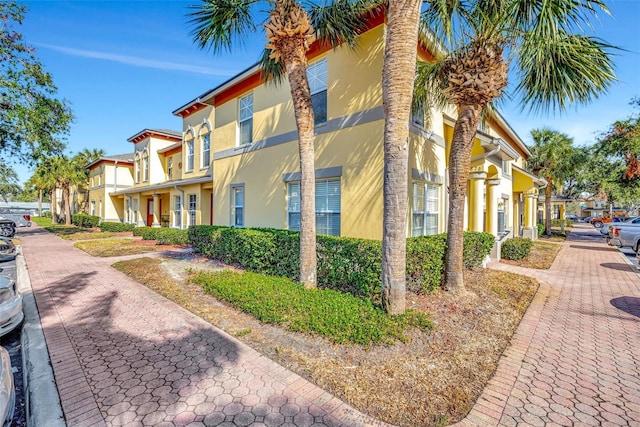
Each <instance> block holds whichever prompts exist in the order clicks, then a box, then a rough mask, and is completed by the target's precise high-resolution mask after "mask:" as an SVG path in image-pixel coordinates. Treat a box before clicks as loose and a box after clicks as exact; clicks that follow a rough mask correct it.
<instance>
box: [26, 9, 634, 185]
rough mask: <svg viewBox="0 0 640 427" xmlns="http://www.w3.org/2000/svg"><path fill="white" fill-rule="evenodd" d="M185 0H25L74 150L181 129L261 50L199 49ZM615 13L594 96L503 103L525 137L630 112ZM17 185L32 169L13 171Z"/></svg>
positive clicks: (29, 34) (586, 133) (587, 134)
mask: <svg viewBox="0 0 640 427" xmlns="http://www.w3.org/2000/svg"><path fill="white" fill-rule="evenodd" d="M196 3H197V1H196V0H190V1H158V0H155V1H148V0H139V1H89V0H87V1H52V0H40V1H26V2H24V4H26V5H27V7H28V8H29V12H28V13H27V16H26V19H25V21H24V24H23V25H22V27H21V28H20V29H19V31H21V32H22V33H23V35H24V37H25V39H26V40H27V41H28V42H29V43H30V44H32V45H33V46H34V47H35V48H36V52H37V56H38V58H39V59H40V60H41V61H42V63H43V64H44V65H45V68H46V69H47V70H48V71H49V72H51V73H52V74H53V77H54V81H55V82H56V84H57V86H58V89H59V95H60V96H61V97H63V98H65V99H67V100H68V101H69V102H70V104H71V106H72V109H73V112H74V114H75V116H76V120H75V122H74V123H73V125H72V129H71V133H70V135H69V137H68V141H67V142H68V150H69V151H70V152H72V153H75V152H78V151H80V150H82V149H83V148H103V149H104V150H105V151H106V152H107V154H120V153H126V152H130V151H132V148H133V147H132V146H131V143H129V142H127V138H129V137H131V136H132V135H134V134H135V133H137V132H138V131H140V130H142V129H144V128H168V129H175V130H181V120H180V119H179V118H178V117H175V116H173V115H172V114H171V111H173V110H174V109H176V108H178V107H180V106H181V105H183V104H185V103H186V102H188V101H190V100H191V99H193V98H195V97H196V96H198V95H200V94H201V93H203V92H205V91H206V90H208V89H211V88H212V87H214V86H216V85H218V84H219V83H221V82H223V81H224V80H226V79H228V78H230V77H232V76H234V75H235V74H237V73H238V72H240V71H242V70H244V69H245V68H246V67H247V66H249V65H251V64H253V63H255V62H256V61H257V59H258V57H259V54H260V52H261V49H262V47H263V46H264V36H263V35H256V36H255V37H252V38H251V40H250V41H248V42H247V43H246V44H244V45H240V46H236V48H235V49H234V50H233V52H232V53H230V54H225V55H214V54H212V53H210V52H207V51H202V50H200V49H199V48H197V47H196V46H195V45H194V44H193V43H192V40H191V37H190V35H189V33H190V29H189V25H188V23H187V18H186V16H185V15H186V14H187V13H188V12H189V9H188V6H189V5H190V4H196ZM609 7H610V8H611V10H612V14H613V17H610V16H606V15H604V16H602V17H601V18H600V20H599V21H595V22H593V29H592V32H593V33H595V34H596V35H597V36H599V37H601V38H603V39H604V40H606V41H607V42H609V43H611V44H614V45H616V46H618V47H621V48H623V49H626V51H619V52H618V53H617V56H616V59H615V62H616V64H617V74H618V78H619V82H618V83H616V84H615V86H614V87H612V88H611V90H610V91H609V93H608V94H606V95H604V96H602V97H601V99H599V100H597V101H596V102H594V103H592V104H590V105H588V106H583V107H576V108H573V109H571V110H570V111H568V112H566V113H564V114H562V115H555V116H553V115H552V116H540V115H533V114H529V113H527V112H526V111H525V112H522V111H520V108H519V106H518V105H516V104H515V103H514V102H506V103H504V104H503V105H502V107H501V112H502V113H503V115H504V116H505V118H506V119H507V120H508V122H509V123H510V124H511V126H512V127H513V128H514V129H515V130H516V132H517V133H518V134H519V135H520V136H521V137H522V138H523V140H524V141H525V142H526V143H528V142H530V138H529V132H530V130H531V129H534V128H539V127H542V126H548V127H550V128H552V129H556V130H559V131H562V132H565V133H567V134H568V135H569V136H571V137H573V138H574V140H575V142H576V143H577V144H579V145H584V144H590V143H593V142H594V141H595V139H596V137H597V135H598V133H600V132H603V131H605V130H606V129H607V128H608V126H609V125H610V124H611V123H613V122H614V121H615V120H618V119H622V118H626V117H627V116H628V115H629V114H630V113H631V112H632V110H631V107H630V106H629V101H630V100H631V98H633V97H635V96H640V31H639V29H638V19H639V18H640V1H638V0H615V1H610V2H609ZM16 169H17V171H18V173H19V175H20V179H21V180H22V181H25V180H26V179H28V178H29V176H30V174H31V172H30V171H29V170H27V169H26V168H24V167H21V166H18V167H16Z"/></svg>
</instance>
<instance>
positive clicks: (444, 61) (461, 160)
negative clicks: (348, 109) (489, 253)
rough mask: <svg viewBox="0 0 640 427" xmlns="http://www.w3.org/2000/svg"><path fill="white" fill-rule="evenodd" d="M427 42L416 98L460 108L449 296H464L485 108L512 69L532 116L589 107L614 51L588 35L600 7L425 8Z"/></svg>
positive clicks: (575, 0)
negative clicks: (476, 151)
mask: <svg viewBox="0 0 640 427" xmlns="http://www.w3.org/2000/svg"><path fill="white" fill-rule="evenodd" d="M426 3H427V4H428V8H427V9H426V11H425V12H424V14H423V16H424V19H423V23H424V31H423V32H424V34H425V37H423V40H422V41H423V43H425V45H427V46H428V47H429V49H430V51H431V52H432V53H433V54H434V55H435V57H436V58H435V60H434V62H431V63H420V64H419V65H418V73H417V76H416V81H417V86H418V90H417V91H416V96H417V97H420V96H422V97H423V100H422V102H424V103H425V104H426V105H437V104H443V103H447V102H448V103H450V104H453V105H454V106H456V108H457V110H458V118H457V120H456V123H455V126H454V131H453V141H452V145H451V150H450V156H449V217H448V229H447V233H448V234H447V256H446V262H445V289H446V290H449V291H460V292H462V291H464V289H465V288H464V280H463V274H462V271H463V255H462V254H463V244H462V242H463V240H462V239H463V229H464V206H465V197H466V194H467V181H468V178H469V172H470V168H469V166H470V159H471V150H472V148H473V143H474V139H475V135H476V130H477V128H478V123H479V122H480V120H481V117H482V115H483V113H485V111H486V107H487V105H489V104H490V103H492V102H493V101H494V100H497V99H499V98H500V97H501V96H502V94H503V90H504V89H505V87H506V86H507V75H508V72H509V68H510V66H512V67H513V68H515V73H511V75H512V76H514V77H516V79H517V85H516V87H515V95H516V96H517V97H518V98H519V99H520V101H521V104H522V105H523V107H524V106H528V107H529V108H530V109H531V110H532V111H534V112H538V111H542V112H546V111H549V110H553V111H562V110H564V109H566V108H567V107H568V106H570V105H571V104H574V103H587V102H589V101H591V100H592V99H594V98H596V97H597V96H598V95H599V94H601V93H602V92H604V91H605V90H606V89H607V88H608V87H609V85H610V84H611V83H612V82H613V81H614V80H615V75H614V72H613V65H612V61H611V58H610V50H612V49H613V47H612V46H610V45H608V44H606V43H604V42H603V41H601V40H599V39H597V38H594V37H591V36H588V35H584V34H579V33H577V32H576V31H580V29H581V28H584V27H585V26H588V23H589V22H588V21H589V18H590V17H591V16H594V15H595V14H596V11H604V12H608V10H607V8H606V6H605V4H604V1H602V0H554V1H525V0H502V1H485V0H482V1H477V2H467V1H462V0H449V1H440V0H433V1H427V2H426Z"/></svg>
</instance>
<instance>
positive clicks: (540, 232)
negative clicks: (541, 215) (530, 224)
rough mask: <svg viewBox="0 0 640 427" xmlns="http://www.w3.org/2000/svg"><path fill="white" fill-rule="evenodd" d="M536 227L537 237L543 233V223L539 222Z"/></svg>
mask: <svg viewBox="0 0 640 427" xmlns="http://www.w3.org/2000/svg"><path fill="white" fill-rule="evenodd" d="M537 227H538V237H542V235H543V234H544V224H542V223H540V222H539V223H538V224H537Z"/></svg>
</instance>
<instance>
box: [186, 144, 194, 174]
mask: <svg viewBox="0 0 640 427" xmlns="http://www.w3.org/2000/svg"><path fill="white" fill-rule="evenodd" d="M193 141H194V140H193V139H190V140H188V141H187V142H186V146H187V150H186V156H187V158H186V163H187V165H186V168H185V171H186V172H193V167H194V165H195V149H194V142H193Z"/></svg>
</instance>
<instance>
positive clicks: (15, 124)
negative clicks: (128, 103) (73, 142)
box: [0, 1, 72, 164]
mask: <svg viewBox="0 0 640 427" xmlns="http://www.w3.org/2000/svg"><path fill="white" fill-rule="evenodd" d="M24 13H25V7H24V6H19V5H18V4H17V3H16V2H15V1H9V2H2V3H0V25H1V27H0V155H2V156H3V158H14V159H17V160H20V161H23V162H25V163H27V164H34V163H36V162H38V161H40V160H42V159H44V158H45V157H47V156H49V155H54V154H58V153H60V152H61V150H62V149H63V148H64V142H63V140H62V139H61V138H62V137H63V136H64V135H65V134H66V133H67V132H68V130H69V125H70V124H71V121H72V114H71V111H70V109H69V106H68V105H67V104H66V102H64V101H60V100H58V99H56V98H55V94H56V91H57V89H56V87H55V85H54V84H53V79H52V77H51V75H50V74H49V73H47V72H46V71H44V69H43V67H42V64H41V63H40V62H39V61H38V59H37V58H36V56H35V55H34V49H33V48H32V47H31V46H29V45H28V44H26V43H25V41H24V40H23V39H22V35H21V34H20V33H19V32H17V31H16V30H15V29H14V27H15V26H16V25H20V24H22V21H23V19H24Z"/></svg>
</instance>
